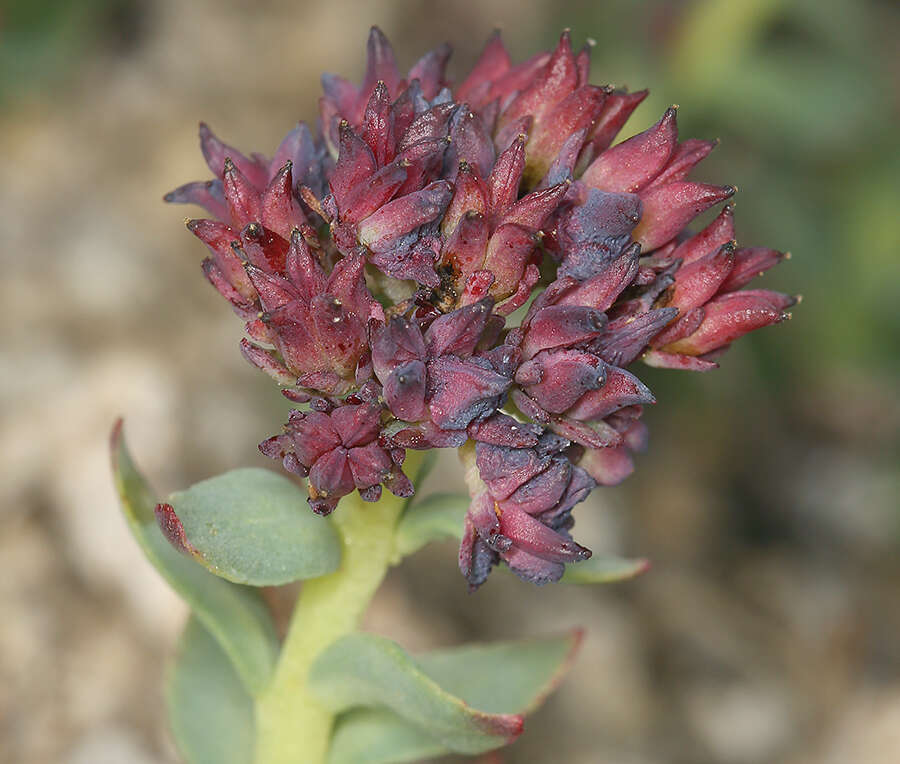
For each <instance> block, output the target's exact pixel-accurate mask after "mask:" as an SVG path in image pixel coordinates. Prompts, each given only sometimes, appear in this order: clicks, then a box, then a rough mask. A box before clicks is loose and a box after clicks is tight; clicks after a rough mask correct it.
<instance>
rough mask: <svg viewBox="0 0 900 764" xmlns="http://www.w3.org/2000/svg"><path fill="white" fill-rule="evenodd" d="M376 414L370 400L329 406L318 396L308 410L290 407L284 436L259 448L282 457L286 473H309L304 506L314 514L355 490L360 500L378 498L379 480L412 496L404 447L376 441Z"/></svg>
mask: <svg viewBox="0 0 900 764" xmlns="http://www.w3.org/2000/svg"><path fill="white" fill-rule="evenodd" d="M380 414H381V409H380V407H379V406H378V404H376V403H373V402H365V403H355V404H353V403H349V404H344V405H342V406H337V407H334V408H332V407H331V406H329V405H328V404H327V403H325V402H324V401H321V399H319V401H318V402H317V408H316V409H313V410H312V411H308V412H302V411H292V412H291V416H290V419H288V422H287V424H286V425H285V432H284V434H283V435H276V436H274V437H272V438H269V439H268V440H266V441H263V442H262V443H260V445H259V449H260V451H262V452H263V453H264V454H265V455H266V456H270V457H272V458H273V459H281V460H282V463H283V464H284V467H285V469H287V470H288V471H289V472H293V473H295V474H297V475H301V476H307V475H308V476H309V504H310V506H311V507H312V509H313V511H314V512H316V513H317V514H321V515H327V514H329V513H330V512H332V511H333V510H334V508H335V507H336V506H337V503H338V500H339V499H340V498H341V497H342V496H346V495H347V494H348V493H351V492H352V491H353V490H354V489H356V490H358V491H359V493H360V496H362V498H363V499H364V500H366V501H378V499H379V498H380V497H381V484H382V483H384V484H385V485H386V486H387V487H388V488H389V489H390V491H391V492H392V493H394V494H395V495H397V496H411V495H412V493H413V487H412V483H410V481H409V478H407V477H406V475H404V474H403V471H402V470H401V469H400V466H401V465H402V464H403V450H402V449H400V450H399V451H398V450H390V449H387V448H385V447H383V446H382V445H381V443H380V442H379V437H378V435H379V430H380V429H381V418H380Z"/></svg>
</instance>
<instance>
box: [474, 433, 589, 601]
mask: <svg viewBox="0 0 900 764" xmlns="http://www.w3.org/2000/svg"><path fill="white" fill-rule="evenodd" d="M532 431H533V433H535V434H537V433H540V428H532ZM568 447H569V442H568V441H567V440H565V439H564V438H560V437H559V436H557V435H554V434H553V433H544V434H542V435H540V436H539V438H538V441H537V443H536V444H534V445H533V446H530V447H526V448H510V447H506V446H497V445H493V444H490V443H478V444H477V445H476V447H475V467H476V469H477V473H478V476H477V478H476V477H472V478H471V480H472V482H474V483H475V484H476V488H475V490H474V491H473V494H474V495H473V498H472V505H471V507H470V508H469V512H468V514H467V515H466V521H465V527H464V529H463V539H462V543H461V545H460V551H459V567H460V570H461V571H462V573H463V575H464V576H465V577H466V579H467V580H468V582H469V587H470V588H471V589H475V588H477V587H478V586H480V585H481V584H482V583H483V582H484V580H485V579H486V578H487V575H488V573H489V572H490V570H491V568H492V567H493V566H494V565H496V564H497V563H498V562H499V561H501V560H502V561H503V562H505V563H506V564H507V565H508V566H509V567H510V569H511V570H512V571H513V572H514V573H515V574H516V575H518V576H519V577H520V578H522V579H524V580H526V581H531V582H533V583H537V584H545V583H549V582H551V581H558V580H559V579H560V577H561V576H562V574H563V570H564V565H565V563H572V562H578V561H579V560H585V559H587V558H588V557H590V556H591V552H590V550H589V549H585V548H584V547H583V546H581V545H579V544H577V543H576V542H575V541H573V540H572V537H571V534H570V533H569V530H570V529H571V527H572V525H573V524H574V521H573V519H572V507H574V506H575V505H576V504H577V503H578V502H580V501H583V500H584V499H585V498H586V497H587V495H588V493H590V491H591V489H592V488H593V487H594V485H595V482H594V480H593V479H592V478H591V477H590V475H588V473H587V472H585V471H584V470H583V469H581V468H580V467H576V466H574V465H573V464H572V463H571V461H570V460H569V458H568V456H567V454H566V450H567V449H568Z"/></svg>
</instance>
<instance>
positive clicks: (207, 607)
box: [111, 420, 278, 693]
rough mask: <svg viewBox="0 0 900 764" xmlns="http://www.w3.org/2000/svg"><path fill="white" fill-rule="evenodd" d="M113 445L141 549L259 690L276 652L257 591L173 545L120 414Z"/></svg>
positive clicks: (124, 504) (125, 507) (114, 461)
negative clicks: (227, 578) (162, 527)
mask: <svg viewBox="0 0 900 764" xmlns="http://www.w3.org/2000/svg"><path fill="white" fill-rule="evenodd" d="M111 447H112V466H113V474H114V476H115V482H116V489H117V491H118V493H119V498H120V500H121V503H122V509H123V511H124V513H125V517H126V519H127V520H128V524H129V526H130V527H131V531H132V533H133V534H134V537H135V539H136V540H137V542H138V544H139V545H140V547H141V549H142V550H143V552H144V554H145V555H146V556H147V558H148V559H149V560H150V562H151V563H153V565H154V566H155V567H156V569H157V570H158V571H159V572H160V573H161V574H162V576H163V578H165V579H166V581H168V582H169V584H170V585H171V587H172V588H173V589H174V590H175V591H176V592H178V594H180V595H181V596H182V597H183V598H184V600H185V602H187V604H188V605H189V606H190V607H191V609H192V610H193V611H194V614H195V615H196V616H197V618H198V619H199V620H200V622H201V623H202V624H203V626H204V627H205V628H206V629H207V630H208V631H209V633H210V634H211V635H212V636H213V637H214V638H215V639H216V641H217V642H218V643H219V645H221V647H222V649H223V650H224V651H225V653H226V654H227V655H228V657H229V658H230V659H231V662H232V663H233V664H234V667H235V669H236V670H237V673H238V675H239V676H240V677H241V679H242V681H243V682H244V684H245V685H246V687H247V688H248V689H249V690H250V691H251V692H253V693H257V692H259V691H260V690H262V689H263V687H265V685H266V682H267V681H268V679H269V676H270V675H271V673H272V669H273V668H274V665H275V660H276V658H277V655H278V638H277V636H276V634H275V627H274V626H273V624H272V619H271V617H270V615H269V611H268V610H267V608H266V606H265V603H264V602H263V601H262V598H261V597H260V594H259V592H258V591H257V590H256V589H251V588H249V587H246V586H239V585H237V584H232V583H229V582H228V581H225V580H223V579H221V578H217V577H216V576H214V575H212V574H211V573H209V572H207V571H206V570H204V569H203V568H202V567H201V566H200V565H198V564H197V563H196V562H194V561H193V560H192V559H191V558H190V557H188V556H185V555H183V554H181V553H179V552H178V551H176V550H175V548H174V547H173V546H172V544H170V543H169V541H168V540H167V539H166V538H165V536H163V534H162V531H161V530H160V529H159V526H158V525H157V524H156V518H155V516H154V506H155V504H156V501H155V499H154V497H153V493H152V491H151V490H150V487H149V486H148V485H147V482H146V481H145V480H144V478H143V476H142V475H141V474H140V473H139V472H138V471H137V468H136V467H135V465H134V462H133V461H132V459H131V454H129V452H128V447H127V446H126V444H125V439H124V437H123V435H122V422H121V420H120V421H119V422H118V423H117V424H116V426H115V427H114V428H113V432H112V438H111Z"/></svg>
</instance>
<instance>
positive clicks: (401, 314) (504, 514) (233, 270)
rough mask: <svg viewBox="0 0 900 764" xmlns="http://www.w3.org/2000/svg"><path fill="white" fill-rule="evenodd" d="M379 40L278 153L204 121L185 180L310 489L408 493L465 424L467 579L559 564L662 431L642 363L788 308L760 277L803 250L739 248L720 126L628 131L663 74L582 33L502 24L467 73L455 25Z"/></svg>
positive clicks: (542, 577)
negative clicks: (699, 226)
mask: <svg viewBox="0 0 900 764" xmlns="http://www.w3.org/2000/svg"><path fill="white" fill-rule="evenodd" d="M367 52H368V57H367V65H366V70H365V73H364V76H363V79H362V82H361V83H360V84H359V85H356V84H353V83H351V82H350V81H348V80H346V79H343V78H342V77H338V76H335V75H325V76H324V77H323V87H324V91H325V92H324V95H323V97H322V99H321V101H320V120H319V121H320V130H319V133H318V134H315V133H314V132H313V131H311V130H310V129H309V128H307V127H306V126H305V125H304V124H300V125H298V126H297V127H295V128H294V129H293V130H291V132H290V133H289V134H288V135H287V137H286V138H285V139H284V140H283V141H282V143H281V144H280V145H279V146H278V147H277V149H276V150H275V152H274V155H273V157H272V158H271V159H268V158H266V157H264V156H262V155H261V154H257V153H251V154H249V155H245V154H242V153H241V152H238V151H237V150H235V149H233V148H231V147H230V146H227V145H226V144H224V143H222V142H221V141H220V140H219V139H217V138H216V137H215V136H214V135H213V134H212V132H211V131H210V130H209V129H208V128H207V127H206V126H205V125H201V129H200V142H201V149H202V151H203V154H204V156H205V157H206V160H207V163H208V164H209V167H210V169H211V171H212V173H213V175H214V177H213V179H212V180H209V181H205V182H197V183H189V184H187V185H185V186H182V187H180V188H178V189H176V190H175V191H173V192H172V193H171V194H169V195H167V197H166V199H167V200H168V201H171V202H181V203H194V204H199V205H200V206H202V207H205V208H206V209H207V210H208V212H209V213H210V214H211V215H212V216H213V218H215V219H208V220H192V221H190V222H189V223H188V228H189V229H190V230H191V231H192V232H193V233H194V234H195V235H196V236H197V237H198V238H200V239H201V241H203V242H204V244H206V246H207V247H208V248H209V251H210V255H209V256H208V257H207V258H206V260H204V262H203V270H204V273H205V274H206V276H207V278H208V279H209V281H210V282H211V283H212V284H213V286H215V288H216V289H217V290H218V291H219V292H220V293H221V294H222V295H223V296H224V297H225V298H226V299H227V300H228V301H229V302H230V304H231V305H232V307H233V309H234V310H235V312H236V313H237V314H238V315H239V316H240V317H241V318H242V319H243V320H244V321H245V322H246V330H247V334H248V335H249V338H248V339H244V340H243V341H242V343H241V348H242V351H243V353H244V355H245V357H246V358H247V359H248V360H249V361H250V362H251V363H253V364H254V365H256V366H257V367H259V368H261V369H262V370H264V371H266V372H267V373H268V374H270V375H271V376H272V377H274V378H275V379H276V380H277V381H278V382H279V383H280V384H282V385H284V386H285V387H286V388H287V389H285V390H284V393H285V395H286V396H287V397H289V398H290V399H291V400H293V401H295V402H296V403H298V404H300V405H301V406H305V408H301V409H297V410H295V411H293V412H292V413H291V416H290V419H289V421H288V423H287V425H286V426H285V432H284V434H282V435H278V436H275V437H273V438H270V439H269V440H267V441H265V442H264V443H263V444H261V446H260V447H261V449H262V450H263V452H264V453H266V454H267V455H269V456H271V457H273V458H278V459H281V460H282V462H283V464H284V466H285V468H287V469H288V470H290V471H292V472H294V473H296V474H299V475H303V476H308V479H309V490H310V503H311V504H312V506H313V509H314V510H315V511H317V512H321V513H327V512H330V511H332V510H333V509H334V508H335V506H336V505H337V503H338V500H339V499H340V497H341V496H345V495H347V494H349V493H350V492H352V491H354V490H358V491H359V492H360V494H361V495H362V496H363V498H365V499H368V500H376V499H377V498H378V497H379V496H380V492H381V486H382V485H386V486H387V487H388V488H389V490H391V491H393V492H394V493H395V494H398V495H401V496H406V495H409V494H410V493H411V492H412V490H413V487H412V485H411V483H410V482H409V480H408V479H407V478H406V476H405V475H403V472H402V471H401V469H400V465H401V464H402V463H403V457H404V454H405V449H406V448H416V449H427V448H443V447H457V448H460V449H461V452H462V453H463V454H464V455H466V454H468V455H469V456H467V457H466V458H468V459H469V461H470V462H471V463H470V464H469V465H468V466H469V470H468V472H469V482H470V489H471V492H472V496H473V500H472V507H471V509H470V512H469V514H468V517H467V519H466V527H465V536H464V540H463V544H462V547H461V551H460V566H461V568H462V570H463V573H464V574H465V575H466V577H467V579H468V580H469V583H470V586H472V587H473V588H474V587H476V586H478V585H479V584H480V583H482V582H483V580H484V578H485V577H486V575H487V573H488V571H489V570H490V569H491V567H493V566H494V565H496V564H497V563H499V562H503V563H505V564H506V565H508V566H509V567H510V568H512V569H513V570H514V571H515V572H516V573H517V574H519V575H520V576H521V577H523V578H526V579H528V580H531V581H535V582H538V583H544V582H547V581H553V580H557V579H558V578H559V577H560V576H561V575H562V572H563V568H564V565H566V564H568V563H574V562H577V561H578V560H582V559H585V558H586V557H587V556H588V555H589V554H590V552H589V551H588V550H586V549H584V548H583V547H581V546H579V545H578V544H577V543H576V542H574V541H573V540H572V538H571V536H570V530H571V527H572V517H571V512H572V507H573V506H574V505H575V504H576V503H578V502H579V501H581V500H582V499H583V498H585V496H586V495H587V494H588V493H589V492H590V491H591V490H592V489H593V488H594V487H595V486H596V485H612V484H615V483H617V482H620V481H621V480H623V479H624V478H625V477H626V476H627V475H628V474H630V473H631V471H632V470H633V469H634V460H633V454H634V453H635V452H638V451H641V450H643V449H644V448H645V447H646V444H647V430H646V428H645V426H644V425H643V424H642V423H641V421H640V417H641V414H642V411H643V407H644V406H646V405H647V404H650V403H653V402H654V397H653V395H652V393H651V392H650V390H649V389H648V388H647V387H646V386H645V385H644V384H643V383H642V382H641V381H640V379H639V378H638V376H637V375H636V374H635V373H634V370H633V364H634V362H635V361H637V360H643V361H644V362H645V363H647V364H649V365H652V366H662V367H669V368H682V369H693V370H701V371H702V370H707V369H711V368H714V367H715V366H716V365H717V364H716V362H715V359H716V358H718V356H719V355H720V354H721V353H722V352H724V351H725V350H726V349H727V347H728V346H729V345H730V343H731V342H733V341H734V340H735V339H737V338H738V337H740V336H741V335H743V334H745V333H747V332H748V331H751V330H753V329H756V328H759V327H762V326H766V325H768V324H772V323H776V322H778V321H781V320H782V319H784V318H786V317H787V316H788V314H786V313H785V310H786V309H787V308H788V307H789V306H790V305H791V304H792V303H793V302H794V299H793V298H791V297H788V296H786V295H782V294H779V293H777V292H771V291H767V290H759V289H752V288H750V289H748V288H746V287H747V285H748V284H749V282H750V281H751V280H752V279H753V278H754V277H755V276H756V275H758V274H760V273H762V272H763V271H765V270H767V269H768V268H770V267H772V266H773V265H775V264H776V263H778V262H779V261H780V260H781V259H782V258H783V257H784V255H782V253H780V252H777V251H776V250H772V249H765V248H760V247H752V248H742V247H739V246H738V245H737V243H736V242H735V241H734V239H735V232H734V224H733V215H732V210H731V207H729V206H725V207H724V208H723V209H722V211H721V213H720V214H719V216H718V217H717V218H716V219H715V220H714V221H713V222H712V223H710V224H709V225H708V226H707V227H706V228H704V229H703V230H701V231H699V232H697V233H692V232H691V231H690V230H689V226H690V225H691V222H692V221H693V219H694V218H695V217H696V216H697V215H699V214H700V213H702V212H704V211H705V210H707V209H709V208H710V207H714V206H715V205H718V204H721V203H722V202H724V201H725V200H727V199H728V198H729V197H731V196H732V195H733V194H734V192H735V189H734V187H732V186H720V185H710V184H707V183H703V182H698V181H695V180H693V179H691V177H690V175H691V173H692V172H693V171H694V170H695V169H696V168H697V167H698V165H699V163H700V162H701V161H702V160H703V159H704V158H705V157H706V156H707V155H708V154H709V153H710V152H711V151H712V149H713V148H714V147H715V145H716V144H715V142H714V141H704V140H696V139H687V140H680V139H679V135H678V125H677V117H676V111H675V109H674V108H672V109H668V110H666V112H665V113H664V114H663V115H662V117H661V118H660V120H659V121H658V122H657V123H656V124H655V125H653V126H651V127H649V128H648V129H646V130H644V131H643V132H640V133H638V134H637V135H634V136H632V137H630V138H627V139H626V140H624V141H621V142H619V143H618V144H616V145H615V146H613V145H612V144H613V142H614V141H615V139H616V137H617V135H618V133H619V131H620V130H621V129H622V127H623V126H624V124H625V122H626V121H627V120H628V118H629V116H630V115H631V113H632V112H633V111H634V109H635V108H636V107H637V105H638V104H639V103H640V102H641V101H642V100H643V99H644V98H645V97H646V95H647V93H646V91H639V92H635V93H629V92H626V91H622V90H614V89H612V88H610V87H606V86H596V85H592V84H590V83H589V82H588V75H589V72H590V49H589V48H588V47H585V48H584V49H582V50H580V51H579V52H577V53H576V52H575V51H574V50H573V48H572V45H571V41H570V39H569V34H568V32H566V33H563V35H562V36H561V37H560V40H559V43H558V45H557V46H556V48H555V49H554V50H552V51H548V52H543V53H538V54H537V55H535V56H533V57H531V58H529V59H527V60H526V61H524V62H522V63H519V64H514V63H513V62H512V60H511V58H510V56H509V54H508V52H507V51H506V49H505V47H504V45H503V43H502V41H501V40H500V37H499V35H494V36H493V37H492V38H491V39H490V40H489V41H488V43H487V45H486V46H485V49H484V51H483V52H482V54H481V56H480V58H479V59H478V61H477V62H476V63H475V65H474V67H473V68H472V70H471V71H470V72H469V73H468V74H467V75H466V76H465V77H463V78H462V79H461V80H460V81H459V82H458V83H455V84H454V83H452V82H450V80H449V79H448V78H447V76H446V74H445V66H446V63H447V59H448V58H449V55H450V49H449V47H447V46H443V47H441V48H438V49H437V50H435V51H432V52H430V53H427V54H426V55H424V56H423V57H422V58H421V59H419V60H418V61H417V62H416V63H415V64H413V66H412V67H411V68H410V69H409V70H408V71H407V72H406V73H402V72H401V70H400V68H399V67H398V65H397V61H396V57H395V55H394V52H393V49H392V48H391V46H390V43H389V42H388V41H387V39H386V38H385V37H384V35H383V34H382V33H381V32H380V31H379V30H377V29H373V30H372V32H371V34H370V36H369V41H368V51H367ZM525 305H528V309H527V311H525V316H524V318H523V319H522V320H521V322H519V323H517V322H516V321H510V323H509V325H507V323H506V321H507V319H508V318H509V317H510V316H511V314H513V313H514V312H515V311H516V310H517V309H518V308H521V307H523V306H525ZM469 457H471V458H469Z"/></svg>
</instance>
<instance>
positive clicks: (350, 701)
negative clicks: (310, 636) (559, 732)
mask: <svg viewBox="0 0 900 764" xmlns="http://www.w3.org/2000/svg"><path fill="white" fill-rule="evenodd" d="M308 686H309V688H310V690H311V692H312V693H313V694H314V695H315V696H316V697H317V699H318V700H319V702H321V703H322V704H323V705H324V706H325V707H326V708H328V709H330V710H331V711H334V712H336V713H339V712H342V711H348V710H349V709H351V708H356V707H358V706H365V707H373V706H374V707H387V708H389V709H391V710H392V711H394V712H395V713H397V714H399V715H400V716H401V717H403V718H404V719H405V720H406V721H408V722H410V723H411V724H413V725H415V726H416V727H417V728H418V729H421V730H423V731H425V732H426V733H427V734H428V735H430V736H432V737H434V738H435V739H436V740H439V741H440V742H441V743H442V745H444V746H445V747H446V748H447V749H448V750H450V751H453V752H455V753H468V754H476V753H483V752H484V751H490V750H492V749H494V748H499V747H500V746H502V745H507V744H508V743H511V742H512V741H513V740H515V739H516V738H517V737H518V736H519V735H520V734H521V733H522V723H523V722H522V717H521V716H520V715H518V714H502V713H501V714H497V713H488V712H485V711H480V710H477V709H475V708H472V707H471V706H469V705H468V704H467V703H466V702H465V701H463V700H462V699H461V698H459V697H456V696H455V695H453V694H451V693H449V692H447V691H446V690H444V689H442V688H441V686H440V685H439V684H438V683H437V682H435V681H434V680H433V679H432V678H431V677H430V676H428V674H426V673H425V672H424V671H423V670H422V668H421V667H420V666H419V665H418V664H417V663H416V661H414V660H413V659H412V658H411V657H410V656H409V655H408V654H407V653H406V652H405V651H404V650H403V649H402V648H401V647H400V646H399V645H397V644H396V643H394V642H391V641H390V640H388V639H385V638H383V637H378V636H375V635H374V634H362V633H356V634H348V635H347V636H345V637H341V638H340V639H338V640H337V641H336V642H333V643H332V644H331V645H329V646H328V647H327V648H325V650H324V651H323V652H322V653H321V654H320V655H319V656H318V658H316V660H315V662H314V663H313V665H312V667H311V668H310V671H309V676H308Z"/></svg>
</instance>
